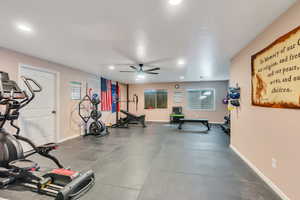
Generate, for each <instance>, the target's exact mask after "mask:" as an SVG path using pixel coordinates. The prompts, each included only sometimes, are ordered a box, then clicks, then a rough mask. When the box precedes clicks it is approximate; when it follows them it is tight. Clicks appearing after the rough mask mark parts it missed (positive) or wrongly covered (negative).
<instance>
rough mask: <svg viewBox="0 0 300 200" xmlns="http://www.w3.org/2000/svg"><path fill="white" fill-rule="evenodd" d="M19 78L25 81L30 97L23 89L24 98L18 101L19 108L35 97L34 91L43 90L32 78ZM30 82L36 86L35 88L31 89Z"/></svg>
mask: <svg viewBox="0 0 300 200" xmlns="http://www.w3.org/2000/svg"><path fill="white" fill-rule="evenodd" d="M21 79H22V81H23V82H24V83H25V85H26V87H27V89H28V90H29V92H30V97H29V96H28V95H27V93H26V91H23V93H24V95H25V97H26V98H25V99H24V100H23V101H22V102H20V108H19V109H21V108H23V107H25V106H26V105H27V104H29V103H30V102H31V101H32V100H33V99H34V98H35V93H37V92H41V91H42V90H43V88H42V86H41V85H40V84H39V83H38V82H36V81H35V80H34V79H32V78H27V77H25V76H21ZM30 82H32V83H33V84H34V85H35V86H36V87H37V89H33V87H32V85H31V84H30Z"/></svg>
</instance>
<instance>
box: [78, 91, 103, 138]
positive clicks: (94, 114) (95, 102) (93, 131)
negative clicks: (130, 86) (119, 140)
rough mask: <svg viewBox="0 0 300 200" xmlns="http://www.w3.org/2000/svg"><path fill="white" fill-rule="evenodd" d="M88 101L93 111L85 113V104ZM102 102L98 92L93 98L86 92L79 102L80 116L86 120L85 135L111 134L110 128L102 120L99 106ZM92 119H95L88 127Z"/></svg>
mask: <svg viewBox="0 0 300 200" xmlns="http://www.w3.org/2000/svg"><path fill="white" fill-rule="evenodd" d="M86 102H87V104H88V106H91V107H92V111H91V112H90V113H89V114H88V115H84V111H83V109H86V108H84V104H85V103H86ZM99 104H100V99H99V96H98V95H97V94H94V95H93V97H92V99H91V97H90V96H89V95H88V94H86V95H85V96H84V97H83V98H82V100H81V101H80V102H79V112H78V114H79V116H80V118H81V119H82V121H83V122H84V135H83V136H84V137H86V136H90V135H93V136H96V137H103V136H106V135H109V131H108V128H107V127H106V126H105V124H104V123H103V122H102V121H101V120H100V118H101V117H102V113H101V111H100V110H99V108H98V106H99ZM90 119H92V120H93V121H92V122H91V124H90V125H89V127H88V123H89V121H90Z"/></svg>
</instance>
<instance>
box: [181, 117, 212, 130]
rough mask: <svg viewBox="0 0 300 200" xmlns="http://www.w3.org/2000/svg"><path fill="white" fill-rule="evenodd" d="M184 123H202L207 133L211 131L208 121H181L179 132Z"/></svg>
mask: <svg viewBox="0 0 300 200" xmlns="http://www.w3.org/2000/svg"><path fill="white" fill-rule="evenodd" d="M184 123H201V124H203V125H204V126H206V128H207V131H209V130H210V125H209V122H208V119H179V125H178V129H179V130H181V129H182V125H183V124H184Z"/></svg>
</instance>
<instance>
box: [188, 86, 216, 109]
mask: <svg viewBox="0 0 300 200" xmlns="http://www.w3.org/2000/svg"><path fill="white" fill-rule="evenodd" d="M187 93H188V97H187V98H188V99H187V103H188V107H189V109H192V110H209V111H213V110H215V90H214V89H189V90H187Z"/></svg>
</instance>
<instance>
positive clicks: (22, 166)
mask: <svg viewBox="0 0 300 200" xmlns="http://www.w3.org/2000/svg"><path fill="white" fill-rule="evenodd" d="M9 167H11V168H13V169H17V170H21V171H30V170H32V169H36V168H37V167H38V164H37V163H35V162H33V161H31V160H24V159H22V160H14V161H12V162H10V163H9Z"/></svg>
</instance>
